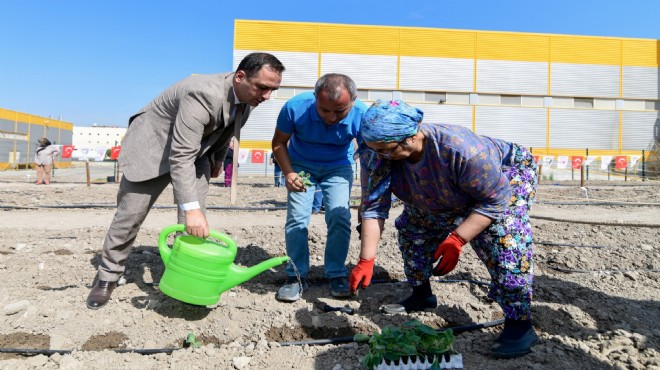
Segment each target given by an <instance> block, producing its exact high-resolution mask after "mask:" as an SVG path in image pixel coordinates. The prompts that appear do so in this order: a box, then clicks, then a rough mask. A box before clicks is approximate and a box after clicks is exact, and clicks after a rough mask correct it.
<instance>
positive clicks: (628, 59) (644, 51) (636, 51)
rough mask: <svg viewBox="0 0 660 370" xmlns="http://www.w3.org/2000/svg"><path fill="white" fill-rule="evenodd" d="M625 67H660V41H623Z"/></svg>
mask: <svg viewBox="0 0 660 370" xmlns="http://www.w3.org/2000/svg"><path fill="white" fill-rule="evenodd" d="M622 46H623V65H624V66H636V67H659V66H660V40H623V41H622Z"/></svg>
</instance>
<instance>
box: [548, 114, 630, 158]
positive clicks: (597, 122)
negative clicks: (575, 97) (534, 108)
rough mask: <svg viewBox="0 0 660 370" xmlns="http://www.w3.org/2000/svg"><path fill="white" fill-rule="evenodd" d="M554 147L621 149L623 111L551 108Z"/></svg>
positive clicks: (551, 137)
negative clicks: (620, 116) (620, 112)
mask: <svg viewBox="0 0 660 370" xmlns="http://www.w3.org/2000/svg"><path fill="white" fill-rule="evenodd" d="M550 147H552V148H562V149H575V148H587V147H588V148H589V149H611V150H616V149H619V112H617V111H597V110H575V109H550Z"/></svg>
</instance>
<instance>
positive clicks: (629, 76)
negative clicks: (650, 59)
mask: <svg viewBox="0 0 660 370" xmlns="http://www.w3.org/2000/svg"><path fill="white" fill-rule="evenodd" d="M623 96H624V97H625V98H641V99H652V100H657V99H659V98H660V69H658V68H650V67H623Z"/></svg>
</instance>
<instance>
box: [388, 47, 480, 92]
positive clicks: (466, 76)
mask: <svg viewBox="0 0 660 370" xmlns="http://www.w3.org/2000/svg"><path fill="white" fill-rule="evenodd" d="M399 86H400V88H401V89H402V90H418V91H457V92H471V91H472V90H473V89H474V60H473V59H458V58H424V57H406V56H402V57H401V66H400V77H399Z"/></svg>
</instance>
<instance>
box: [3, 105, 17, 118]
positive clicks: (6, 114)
mask: <svg viewBox="0 0 660 370" xmlns="http://www.w3.org/2000/svg"><path fill="white" fill-rule="evenodd" d="M0 119H6V120H7V121H16V112H14V111H13V110H8V109H2V108H0Z"/></svg>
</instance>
